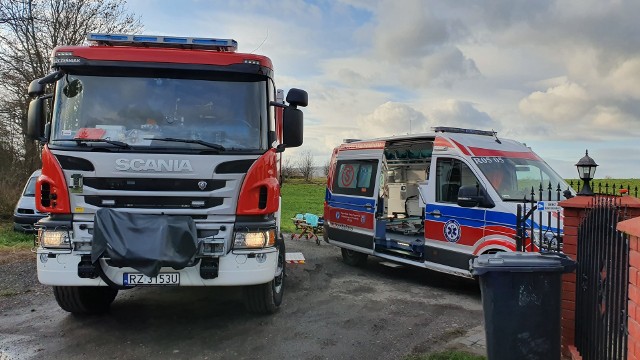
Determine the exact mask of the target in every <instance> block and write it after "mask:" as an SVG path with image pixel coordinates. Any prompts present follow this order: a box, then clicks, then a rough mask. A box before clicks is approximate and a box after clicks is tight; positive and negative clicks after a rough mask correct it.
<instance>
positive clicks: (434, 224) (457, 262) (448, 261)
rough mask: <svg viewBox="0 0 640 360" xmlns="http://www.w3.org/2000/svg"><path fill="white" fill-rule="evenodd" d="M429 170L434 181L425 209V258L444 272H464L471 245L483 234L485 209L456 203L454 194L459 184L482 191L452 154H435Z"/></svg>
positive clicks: (470, 252) (465, 165) (471, 251)
mask: <svg viewBox="0 0 640 360" xmlns="http://www.w3.org/2000/svg"><path fill="white" fill-rule="evenodd" d="M432 171H433V173H432V177H431V179H432V181H435V184H434V186H431V187H430V190H429V196H428V200H427V206H426V209H425V232H424V235H425V260H426V261H427V262H431V263H434V264H437V265H438V266H439V267H441V268H442V269H443V271H446V272H457V271H459V270H463V271H465V272H468V269H469V260H470V259H472V258H473V249H474V246H475V244H476V243H477V242H479V241H481V240H482V238H483V237H484V230H485V216H486V208H485V207H483V204H476V205H475V206H460V205H459V204H458V193H459V191H460V188H461V187H465V189H476V188H477V189H480V190H479V191H480V192H482V185H481V183H480V181H479V180H478V177H477V175H476V174H475V173H474V172H473V171H472V169H471V168H470V167H469V166H468V165H467V164H466V163H465V162H464V161H463V160H462V159H458V158H455V157H448V156H447V157H443V156H440V157H438V158H437V159H436V164H435V166H434V167H432ZM447 269H449V270H447Z"/></svg>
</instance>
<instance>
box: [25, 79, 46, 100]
mask: <svg viewBox="0 0 640 360" xmlns="http://www.w3.org/2000/svg"><path fill="white" fill-rule="evenodd" d="M39 81H40V79H35V80H33V81H32V82H31V83H30V84H29V90H27V94H29V96H30V97H36V96H41V95H43V94H44V87H45V85H44V84H40V82H39Z"/></svg>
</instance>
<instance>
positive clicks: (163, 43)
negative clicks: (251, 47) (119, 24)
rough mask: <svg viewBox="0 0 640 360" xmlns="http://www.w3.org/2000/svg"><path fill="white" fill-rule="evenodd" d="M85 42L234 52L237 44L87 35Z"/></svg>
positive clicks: (142, 36)
mask: <svg viewBox="0 0 640 360" xmlns="http://www.w3.org/2000/svg"><path fill="white" fill-rule="evenodd" d="M87 40H89V41H95V42H97V43H98V44H100V45H111V46H139V45H145V46H154V47H171V48H188V49H204V50H217V51H226V52H235V51H236V50H238V42H237V41H235V40H233V39H216V38H192V37H179V36H156V35H124V34H98V33H89V34H87Z"/></svg>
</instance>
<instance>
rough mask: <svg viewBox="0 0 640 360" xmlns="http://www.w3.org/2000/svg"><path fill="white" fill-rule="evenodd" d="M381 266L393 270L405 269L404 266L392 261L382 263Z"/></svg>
mask: <svg viewBox="0 0 640 360" xmlns="http://www.w3.org/2000/svg"><path fill="white" fill-rule="evenodd" d="M379 264H380V265H382V266H386V267H390V268H393V269H397V268H401V267H404V265H402V264H398V263H395V262H391V261H380V262H379Z"/></svg>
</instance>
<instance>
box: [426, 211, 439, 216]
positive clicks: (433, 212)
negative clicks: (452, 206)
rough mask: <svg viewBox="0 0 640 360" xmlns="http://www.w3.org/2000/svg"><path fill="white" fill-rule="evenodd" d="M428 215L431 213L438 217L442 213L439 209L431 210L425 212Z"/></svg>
mask: <svg viewBox="0 0 640 360" xmlns="http://www.w3.org/2000/svg"><path fill="white" fill-rule="evenodd" d="M427 214H428V215H432V216H433V217H440V216H441V215H442V213H441V212H440V210H433V211H432V212H430V213H427Z"/></svg>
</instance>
